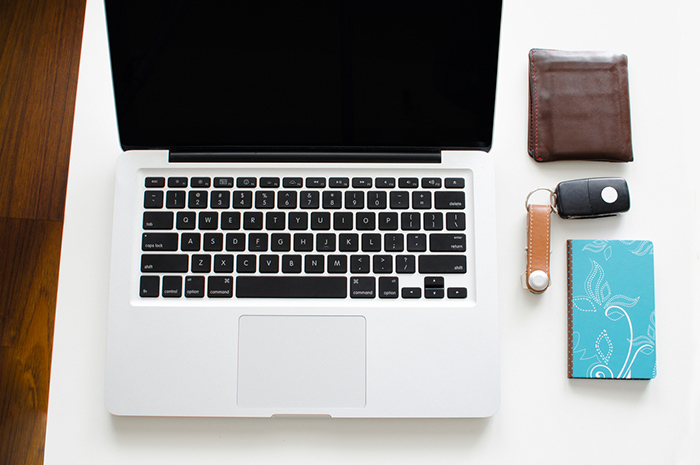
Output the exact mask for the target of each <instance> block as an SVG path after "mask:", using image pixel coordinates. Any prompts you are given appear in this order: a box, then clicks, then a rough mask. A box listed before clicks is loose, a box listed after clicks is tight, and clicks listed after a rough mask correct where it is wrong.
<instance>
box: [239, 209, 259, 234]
mask: <svg viewBox="0 0 700 465" xmlns="http://www.w3.org/2000/svg"><path fill="white" fill-rule="evenodd" d="M262 228H263V214H262V212H245V213H244V214H243V229H245V230H251V231H260V230H262Z"/></svg>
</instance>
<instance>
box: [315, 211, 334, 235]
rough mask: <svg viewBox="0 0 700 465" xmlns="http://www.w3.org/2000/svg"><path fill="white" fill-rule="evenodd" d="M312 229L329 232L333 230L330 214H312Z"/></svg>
mask: <svg viewBox="0 0 700 465" xmlns="http://www.w3.org/2000/svg"><path fill="white" fill-rule="evenodd" d="M311 229H312V230H314V231H328V230H330V229H331V214H330V212H313V213H312V214H311Z"/></svg>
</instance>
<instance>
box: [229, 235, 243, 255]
mask: <svg viewBox="0 0 700 465" xmlns="http://www.w3.org/2000/svg"><path fill="white" fill-rule="evenodd" d="M244 250H245V234H243V233H228V234H226V251H227V252H243V251H244Z"/></svg>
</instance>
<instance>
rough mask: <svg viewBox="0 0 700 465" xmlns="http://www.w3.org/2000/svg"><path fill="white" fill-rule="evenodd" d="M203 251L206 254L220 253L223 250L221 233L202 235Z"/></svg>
mask: <svg viewBox="0 0 700 465" xmlns="http://www.w3.org/2000/svg"><path fill="white" fill-rule="evenodd" d="M204 250H205V251H206V252H220V251H222V250H224V235H223V234H222V233H206V234H204Z"/></svg>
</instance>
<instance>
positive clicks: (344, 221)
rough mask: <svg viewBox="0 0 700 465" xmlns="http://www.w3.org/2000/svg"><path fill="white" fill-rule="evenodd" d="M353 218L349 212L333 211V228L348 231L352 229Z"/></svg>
mask: <svg viewBox="0 0 700 465" xmlns="http://www.w3.org/2000/svg"><path fill="white" fill-rule="evenodd" d="M352 225H353V219H352V213H350V212H335V213H333V229H335V230H336V231H350V230H351V229H352Z"/></svg>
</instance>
